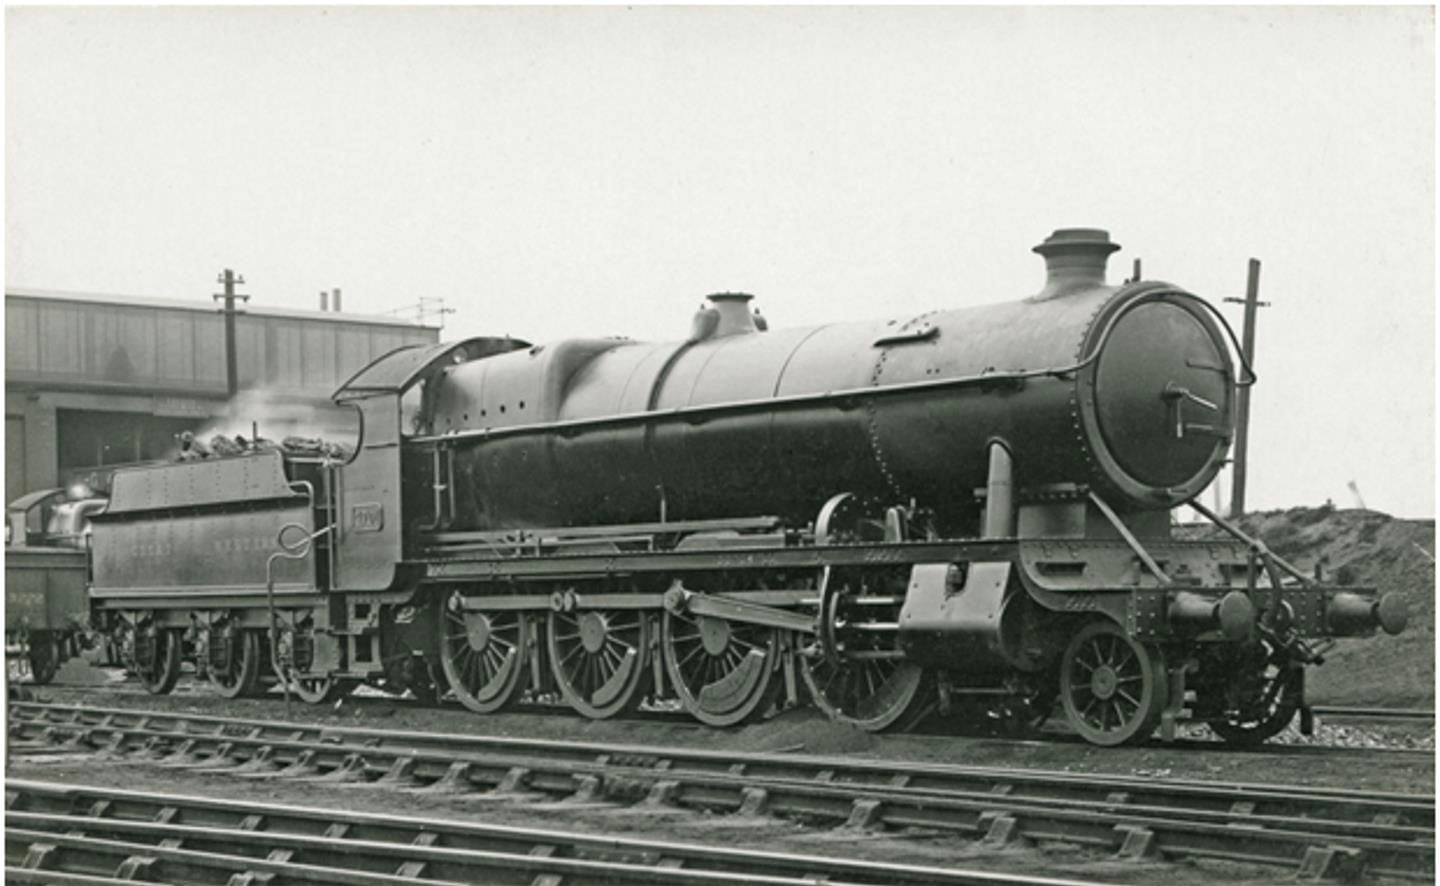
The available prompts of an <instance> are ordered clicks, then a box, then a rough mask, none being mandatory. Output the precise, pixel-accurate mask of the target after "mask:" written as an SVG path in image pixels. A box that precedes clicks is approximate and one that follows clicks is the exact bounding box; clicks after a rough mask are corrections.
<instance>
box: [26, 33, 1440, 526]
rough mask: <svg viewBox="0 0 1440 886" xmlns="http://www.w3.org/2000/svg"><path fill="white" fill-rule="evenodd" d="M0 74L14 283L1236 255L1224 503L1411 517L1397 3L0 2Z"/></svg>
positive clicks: (826, 270)
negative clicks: (1242, 496) (1238, 372)
mask: <svg viewBox="0 0 1440 886" xmlns="http://www.w3.org/2000/svg"><path fill="white" fill-rule="evenodd" d="M6 50H7V52H6V62H5V75H6V88H5V92H6V110H5V124H6V126H5V136H6V137H5V160H6V174H5V184H6V198H5V221H6V225H5V246H6V256H5V280H6V283H7V285H10V286H21V287H33V288H40V289H59V290H78V291H94V292H110V293H123V294H132V295H149V296H159V297H167V298H197V299H204V300H207V301H208V300H209V297H210V294H211V293H212V292H214V291H215V283H214V280H215V276H216V274H217V272H218V271H219V270H220V269H221V268H224V267H232V268H235V269H236V270H238V271H240V272H242V273H243V274H244V275H245V278H246V279H247V281H249V283H248V286H247V287H245V290H244V291H248V292H249V293H251V294H252V295H253V296H254V299H255V302H256V303H257V304H268V305H280V306H287V307H301V308H309V307H314V306H316V303H317V301H318V296H317V293H318V291H319V290H320V289H322V288H330V287H341V288H343V290H344V293H345V295H344V298H345V307H346V309H347V310H351V311H357V312H369V313H382V312H386V311H389V310H391V309H394V308H400V307H403V306H405V305H409V304H413V303H415V302H417V301H418V300H419V299H420V298H421V297H422V296H427V297H443V298H444V299H445V300H446V303H447V304H448V305H449V306H450V307H452V308H454V309H455V311H456V313H454V314H453V315H450V316H449V317H447V318H446V324H447V325H446V335H447V336H456V337H458V336H463V335H468V334H495V333H510V334H512V335H516V336H519V337H523V338H528V339H531V340H534V341H543V340H549V339H554V338H559V337H565V336H576V335H614V334H623V335H629V336H631V337H634V338H642V339H643V338H661V339H670V338H677V337H681V336H683V335H684V334H685V332H686V331H687V330H688V328H689V322H690V315H691V313H692V311H693V310H694V308H695V306H696V304H697V303H698V302H699V301H700V299H701V297H702V296H703V295H704V294H705V293H707V292H712V291H716V290H724V289H740V290H745V291H748V292H753V293H755V294H756V295H757V297H758V299H757V304H758V305H759V306H761V308H762V309H763V310H764V312H765V314H766V315H767V317H768V318H769V320H770V322H771V325H772V326H785V325H809V324H814V323H820V322H830V321H838V320H853V319H866V318H873V317H880V316H889V315H897V316H907V315H911V314H914V313H916V312H919V311H922V310H928V309H931V308H936V307H958V306H963V305H970V304H980V303H985V302H994V301H1004V300H1011V299H1016V298H1021V297H1024V296H1026V295H1028V294H1031V293H1033V292H1034V291H1036V290H1037V289H1038V288H1039V287H1040V284H1041V280H1042V277H1043V265H1042V263H1041V261H1040V259H1039V258H1038V257H1037V256H1035V255H1033V254H1032V253H1031V252H1030V251H1029V250H1030V247H1031V246H1033V245H1034V244H1036V243H1038V242H1039V241H1040V240H1041V239H1043V238H1044V237H1045V236H1046V235H1047V234H1048V233H1049V232H1050V231H1051V230H1052V229H1054V228H1057V227H1064V226H1076V225H1084V226H1096V227H1104V228H1108V229H1109V230H1110V231H1111V234H1112V236H1113V237H1114V238H1115V239H1116V240H1117V241H1118V242H1120V243H1121V244H1122V245H1123V246H1124V247H1125V249H1124V251H1122V252H1120V253H1117V254H1116V256H1115V258H1114V259H1112V265H1111V269H1112V279H1115V280H1117V281H1118V280H1119V279H1120V278H1121V277H1123V276H1124V275H1125V273H1126V272H1127V271H1128V269H1129V266H1130V262H1131V260H1132V259H1133V258H1135V257H1137V256H1138V257H1141V258H1143V260H1144V268H1145V276H1146V277H1151V278H1160V279H1165V280H1168V281H1170V282H1173V283H1176V284H1179V285H1181V286H1184V287H1186V288H1188V289H1190V290H1192V291H1194V292H1197V293H1200V294H1202V295H1205V296H1207V297H1210V298H1212V299H1215V300H1217V301H1218V300H1219V299H1220V298H1223V297H1225V296H1234V295H1240V294H1243V290H1244V284H1245V268H1246V260H1247V259H1248V258H1250V257H1251V256H1254V257H1258V258H1260V259H1261V260H1262V261H1263V262H1264V271H1263V277H1262V297H1263V298H1265V299H1267V300H1269V301H1271V302H1272V303H1273V306H1272V307H1269V308H1266V309H1263V310H1262V311H1261V317H1260V326H1259V343H1258V348H1257V350H1258V360H1257V369H1258V372H1259V375H1260V384H1259V385H1258V386H1257V388H1256V390H1255V397H1254V406H1253V410H1254V425H1253V434H1252V450H1251V458H1252V462H1251V463H1252V467H1251V472H1250V477H1251V480H1250V491H1249V496H1248V497H1249V501H1250V504H1251V506H1252V507H1255V508H1272V507H1287V506H1291V505H1300V504H1319V503H1321V502H1324V501H1325V500H1326V499H1327V498H1329V499H1333V500H1334V501H1335V503H1336V504H1337V505H1340V506H1350V505H1352V504H1353V503H1354V499H1353V497H1352V495H1351V493H1350V492H1349V490H1348V489H1347V483H1348V482H1349V481H1351V480H1353V481H1354V482H1355V483H1356V484H1358V487H1359V489H1360V491H1361V494H1362V495H1363V496H1364V499H1365V502H1366V504H1367V505H1368V506H1370V507H1372V508H1376V509H1380V510H1385V511H1389V512H1392V513H1396V514H1400V515H1405V516H1432V515H1433V514H1434V510H1435V508H1434V489H1435V479H1434V458H1435V446H1434V404H1435V391H1434V381H1435V367H1434V339H1435V336H1434V331H1435V317H1434V311H1435V306H1434V302H1435V286H1434V282H1435V281H1434V270H1435V257H1434V248H1435V218H1434V213H1435V192H1434V157H1435V155H1434V144H1433V138H1434V131H1435V120H1434V113H1435V96H1434V82H1435V81H1434V19H1433V13H1432V11H1431V10H1430V9H1425V8H1413V7H1412V8H1381V7H1368V8H1310V9H1284V8H1251V9H1247V8H1228V9H1203V8H1195V7H1191V8H1170V9H1164V8H1114V9H1079V8H1030V9H1020V8H1016V9H1009V8H958V9H957V8H951V9H942V8H911V9H898V8H868V9H867V8H860V9H819V8H785V9H778V8H777V9H742V8H713V7H712V8H698V9H661V8H637V9H602V8H582V9H555V8H529V9H499V8H489V9H475V8H469V9H465V8H461V9H455V8H449V9H422V8H393V9H391V8H348V9H330V10H326V9H319V8H294V7H292V8H270V9H249V8H208V9H207V8H193V7H192V8H182V9H155V8H133V9H121V8H102V9H90V8H75V7H55V8H9V9H7V10H6ZM1226 312H1227V314H1229V315H1230V316H1231V317H1232V318H1233V319H1234V322H1235V323H1236V324H1237V326H1238V322H1239V316H1240V312H1239V309H1238V308H1237V307H1235V306H1227V308H1226ZM1227 488H1228V487H1227Z"/></svg>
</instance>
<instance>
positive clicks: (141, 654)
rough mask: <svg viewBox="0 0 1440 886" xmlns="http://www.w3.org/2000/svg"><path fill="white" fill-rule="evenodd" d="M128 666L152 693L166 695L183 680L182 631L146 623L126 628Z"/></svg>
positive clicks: (146, 689) (141, 683) (147, 690)
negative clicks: (181, 676)
mask: <svg viewBox="0 0 1440 886" xmlns="http://www.w3.org/2000/svg"><path fill="white" fill-rule="evenodd" d="M125 641H126V645H127V646H128V650H127V651H128V652H129V655H127V656H126V658H127V661H126V663H125V664H126V666H127V667H128V668H130V670H131V671H132V672H133V673H134V674H135V676H136V677H138V678H139V679H140V685H142V686H144V687H145V691H146V692H149V693H150V694H151V695H166V694H168V693H169V692H170V690H172V689H174V688H175V683H176V681H177V680H179V679H180V634H179V632H178V631H167V630H163V629H161V628H159V627H157V626H156V625H155V624H154V622H149V621H147V622H145V623H143V624H141V625H139V626H138V627H132V628H130V629H129V630H128V631H127V636H126V638H125Z"/></svg>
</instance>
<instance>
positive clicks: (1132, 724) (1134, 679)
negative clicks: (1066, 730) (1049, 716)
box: [1060, 621, 1167, 746]
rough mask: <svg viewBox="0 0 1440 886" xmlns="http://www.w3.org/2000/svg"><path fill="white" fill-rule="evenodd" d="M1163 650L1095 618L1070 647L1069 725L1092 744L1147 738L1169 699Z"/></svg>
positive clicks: (1063, 677)
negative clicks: (1161, 653)
mask: <svg viewBox="0 0 1440 886" xmlns="http://www.w3.org/2000/svg"><path fill="white" fill-rule="evenodd" d="M1166 687H1167V684H1166V676H1165V662H1164V659H1163V658H1162V657H1161V655H1160V650H1159V649H1158V648H1156V647H1154V646H1153V645H1151V644H1148V643H1141V642H1139V641H1137V640H1134V639H1132V638H1130V637H1129V636H1127V635H1126V634H1125V632H1124V631H1122V630H1121V629H1120V627H1119V626H1118V625H1116V624H1115V623H1113V622H1110V621H1092V622H1090V623H1089V624H1087V625H1085V626H1084V627H1083V628H1081V629H1080V632H1079V633H1077V634H1076V635H1075V637H1074V639H1072V640H1071V641H1070V643H1069V645H1068V646H1066V647H1065V654H1064V656H1063V657H1062V658H1061V660H1060V701H1061V703H1062V705H1063V706H1064V708H1065V717H1066V720H1067V721H1068V722H1069V724H1070V727H1071V728H1072V729H1074V730H1075V731H1076V732H1077V733H1078V734H1079V735H1080V736H1081V737H1082V738H1084V739H1085V740H1086V741H1088V742H1090V743H1091V744H1098V745H1106V746H1111V745H1119V744H1125V743H1135V742H1140V741H1144V740H1145V739H1146V738H1149V737H1150V733H1152V732H1154V731H1155V725H1156V724H1157V723H1158V722H1159V720H1160V714H1161V712H1162V711H1163V710H1164V708H1165V699H1166Z"/></svg>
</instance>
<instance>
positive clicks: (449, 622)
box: [416, 593, 530, 714]
mask: <svg viewBox="0 0 1440 886" xmlns="http://www.w3.org/2000/svg"><path fill="white" fill-rule="evenodd" d="M529 651H530V619H529V617H528V616H527V615H526V614H525V613H523V612H516V611H513V610H502V611H499V612H470V611H466V610H465V609H464V597H462V596H461V595H460V594H458V593H457V594H453V595H451V597H450V599H449V600H448V601H446V604H445V606H444V608H443V609H442V611H441V613H440V665H441V668H442V669H443V670H444V672H445V680H446V682H447V683H449V684H450V690H451V691H452V692H454V693H455V697H456V698H457V699H458V700H459V701H460V703H461V704H462V705H464V706H465V707H467V708H469V709H470V710H472V711H478V712H479V713H482V714H488V713H490V712H492V711H498V710H500V709H501V708H502V707H504V706H505V705H507V704H509V703H510V702H512V701H514V700H515V698H516V697H517V696H518V695H519V689H520V686H521V685H522V683H523V679H522V678H523V677H524V676H525V662H526V661H527V660H528V658H529ZM416 696H417V698H418V697H419V693H417V694H416ZM421 701H424V699H423V698H422V699H421Z"/></svg>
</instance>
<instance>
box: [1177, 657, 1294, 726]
mask: <svg viewBox="0 0 1440 886" xmlns="http://www.w3.org/2000/svg"><path fill="white" fill-rule="evenodd" d="M1259 650H1260V654H1259V655H1257V656H1256V658H1257V659H1258V661H1254V662H1250V663H1247V664H1245V665H1241V666H1240V667H1239V668H1237V669H1236V670H1235V672H1234V673H1235V675H1236V676H1235V678H1234V679H1231V680H1228V681H1226V683H1225V684H1224V685H1223V686H1220V687H1213V688H1207V689H1204V690H1202V692H1203V694H1204V695H1207V696H1210V698H1204V697H1202V698H1201V699H1200V701H1201V703H1202V704H1204V703H1206V702H1211V701H1212V700H1213V703H1214V707H1215V708H1218V709H1220V710H1221V711H1223V712H1224V713H1223V714H1222V716H1219V717H1214V718H1211V719H1209V720H1207V721H1206V722H1207V723H1208V724H1209V726H1210V729H1211V730H1213V731H1214V733H1215V734H1216V735H1218V736H1220V738H1222V739H1224V740H1225V741H1226V742H1228V743H1230V744H1236V745H1256V744H1260V743H1261V742H1264V741H1266V740H1268V739H1270V738H1273V737H1275V736H1276V735H1278V734H1280V733H1281V732H1283V731H1284V729H1285V727H1286V726H1289V725H1290V721H1291V720H1293V719H1295V714H1296V712H1297V711H1299V710H1300V695H1301V685H1300V678H1301V673H1302V672H1301V669H1300V668H1299V667H1297V666H1295V665H1293V664H1291V663H1290V662H1289V661H1288V660H1287V659H1286V658H1285V656H1283V655H1280V654H1276V653H1275V651H1274V649H1273V647H1272V646H1271V644H1270V643H1269V642H1268V641H1267V642H1265V643H1262V644H1261V646H1260V647H1259ZM1217 695H1218V696H1220V697H1219V698H1216V697H1215V696H1217ZM1206 706H1207V707H1209V706H1210V705H1208V704H1207V705H1206Z"/></svg>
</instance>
